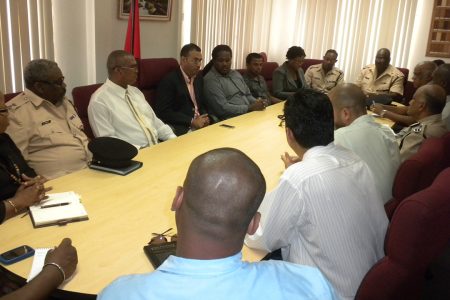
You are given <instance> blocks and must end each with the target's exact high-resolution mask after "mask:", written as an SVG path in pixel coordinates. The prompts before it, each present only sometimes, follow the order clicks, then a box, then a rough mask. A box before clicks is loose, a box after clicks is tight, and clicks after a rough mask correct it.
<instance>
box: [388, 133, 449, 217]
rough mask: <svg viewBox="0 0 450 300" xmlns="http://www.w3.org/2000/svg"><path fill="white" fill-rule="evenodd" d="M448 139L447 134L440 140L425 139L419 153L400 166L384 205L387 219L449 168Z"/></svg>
mask: <svg viewBox="0 0 450 300" xmlns="http://www.w3.org/2000/svg"><path fill="white" fill-rule="evenodd" d="M449 138H450V137H449V134H447V135H445V136H443V137H441V138H428V139H426V140H425V141H424V142H423V143H422V146H421V147H420V149H419V151H418V152H417V153H416V154H414V155H413V156H411V157H410V158H408V159H407V160H405V161H404V162H403V163H402V164H401V165H400V167H399V168H398V170H397V174H396V175H395V179H394V183H393V187H392V197H393V199H391V200H390V201H389V202H387V203H386V204H385V210H386V213H387V215H388V218H391V217H392V215H393V213H394V211H395V209H396V207H397V206H398V205H399V204H400V202H401V201H403V200H404V199H405V198H406V197H408V196H409V195H412V194H414V193H416V192H418V191H420V190H423V189H424V188H427V187H428V186H430V185H431V183H432V182H433V180H434V179H435V178H436V176H437V174H439V173H440V172H441V171H442V170H443V169H445V168H446V167H449V166H450V164H449V162H448V160H449V158H448V157H447V156H448V153H450V152H446V148H445V145H446V140H447V139H449ZM446 153H447V154H446Z"/></svg>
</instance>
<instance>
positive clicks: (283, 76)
mask: <svg viewBox="0 0 450 300" xmlns="http://www.w3.org/2000/svg"><path fill="white" fill-rule="evenodd" d="M298 77H299V78H300V81H301V82H302V87H301V88H307V87H309V86H308V84H307V83H306V80H305V74H304V73H303V69H302V68H299V69H298ZM299 89H300V88H299V87H298V86H297V83H296V82H295V79H294V78H293V77H292V75H291V74H290V73H289V71H288V66H287V62H284V63H283V64H282V65H281V66H279V67H278V68H276V69H275V71H273V76H272V94H273V96H274V97H276V98H278V99H282V100H284V99H287V97H289V96H290V95H293V94H294V93H295V92H297V91H298V90H299Z"/></svg>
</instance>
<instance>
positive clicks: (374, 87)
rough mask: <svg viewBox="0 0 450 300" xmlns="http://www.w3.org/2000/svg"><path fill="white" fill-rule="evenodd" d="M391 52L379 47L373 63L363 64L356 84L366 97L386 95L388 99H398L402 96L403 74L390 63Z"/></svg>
mask: <svg viewBox="0 0 450 300" xmlns="http://www.w3.org/2000/svg"><path fill="white" fill-rule="evenodd" d="M390 61H391V52H390V51H389V50H388V49H386V48H381V49H380V50H378V52H377V56H376V57H375V64H374V65H368V66H365V67H364V68H363V69H362V70H361V73H360V74H359V76H358V78H357V79H356V84H357V85H358V86H359V87H361V89H362V91H363V92H364V94H365V95H366V96H367V97H371V96H376V95H386V96H387V97H389V98H390V99H395V100H399V99H400V98H401V97H402V96H403V81H404V78H405V76H404V75H403V73H402V72H400V71H399V70H398V69H397V68H396V67H394V66H392V65H391V64H390Z"/></svg>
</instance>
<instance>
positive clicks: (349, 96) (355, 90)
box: [328, 83, 367, 128]
mask: <svg viewBox="0 0 450 300" xmlns="http://www.w3.org/2000/svg"><path fill="white" fill-rule="evenodd" d="M328 96H329V97H330V100H331V103H332V104H333V111H334V125H335V128H340V127H345V126H348V125H350V124H351V123H352V122H353V121H354V120H355V119H357V118H358V117H360V116H362V115H365V114H366V113H367V111H366V96H365V95H364V93H363V92H362V90H361V88H360V87H359V86H357V85H356V84H353V83H344V84H340V85H338V86H337V87H336V88H334V89H333V90H332V91H331V93H330V94H329V95H328ZM344 109H345V110H346V114H344V115H343V114H342V113H341V112H342V110H344Z"/></svg>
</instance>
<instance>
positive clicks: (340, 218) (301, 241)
mask: <svg viewBox="0 0 450 300" xmlns="http://www.w3.org/2000/svg"><path fill="white" fill-rule="evenodd" d="M284 116H285V122H286V137H287V142H288V144H289V146H290V147H291V148H292V149H293V150H294V152H295V153H296V154H297V155H298V158H296V159H293V158H292V157H291V156H289V155H288V154H285V156H284V157H283V159H284V161H285V164H286V165H287V166H288V167H287V169H286V171H285V172H284V174H283V175H282V176H281V180H280V182H279V184H278V186H277V187H276V188H275V189H274V190H273V191H272V192H270V193H268V194H266V196H265V198H264V200H263V202H262V204H261V207H260V209H259V211H260V212H261V221H260V226H259V228H258V230H257V231H256V234H254V235H249V236H248V237H247V238H246V239H245V242H246V244H247V245H248V246H249V247H253V248H258V249H264V250H266V251H273V250H276V249H279V248H281V253H282V257H283V260H286V261H290V262H294V263H298V264H303V265H308V266H314V267H317V268H319V270H320V271H321V272H322V273H323V274H324V276H325V277H326V278H327V279H328V280H329V281H330V283H331V285H332V286H333V287H334V289H335V291H336V294H337V295H338V296H339V298H340V299H353V298H354V297H355V294H356V291H357V289H358V287H359V284H360V283H361V280H362V279H363V277H364V275H366V273H367V271H368V270H369V269H370V268H371V267H372V266H373V264H375V263H376V262H377V261H378V260H379V259H380V258H382V257H383V256H384V251H383V244H384V237H385V234H386V228H387V225H388V219H387V217H386V212H385V211H384V207H383V201H382V199H381V195H380V193H379V192H378V191H377V190H376V188H375V186H374V184H373V181H374V179H373V176H372V172H371V171H370V170H369V168H368V166H367V165H366V163H364V162H363V161H362V160H361V159H360V158H359V157H358V156H356V155H355V154H353V153H352V152H351V151H350V150H347V149H345V148H343V147H339V146H336V145H334V143H333V132H334V124H333V107H332V106H331V103H330V100H329V99H328V97H327V96H326V95H324V94H323V93H320V92H317V91H314V90H311V89H305V90H301V91H298V92H297V93H296V94H295V95H294V96H293V97H290V98H288V99H287V101H286V103H285V106H284ZM294 162H295V163H294Z"/></svg>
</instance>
